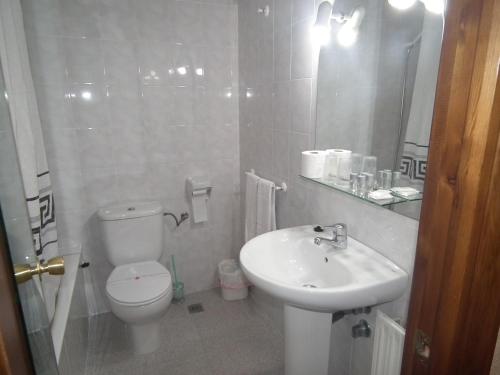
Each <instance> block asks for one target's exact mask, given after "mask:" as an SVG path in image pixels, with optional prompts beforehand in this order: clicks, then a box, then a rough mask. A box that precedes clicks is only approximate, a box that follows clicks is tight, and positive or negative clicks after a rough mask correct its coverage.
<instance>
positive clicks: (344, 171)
mask: <svg viewBox="0 0 500 375" xmlns="http://www.w3.org/2000/svg"><path fill="white" fill-rule="evenodd" d="M351 165H352V160H351V158H350V157H341V158H338V159H337V179H336V181H335V184H336V185H340V186H345V187H347V186H349V180H350V177H351Z"/></svg>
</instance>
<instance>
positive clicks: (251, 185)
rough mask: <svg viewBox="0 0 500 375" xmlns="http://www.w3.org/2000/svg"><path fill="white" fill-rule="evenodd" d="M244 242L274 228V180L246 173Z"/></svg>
mask: <svg viewBox="0 0 500 375" xmlns="http://www.w3.org/2000/svg"><path fill="white" fill-rule="evenodd" d="M246 179H247V181H246V196H245V242H247V241H249V240H251V239H252V238H254V237H256V236H258V235H259V234H262V233H266V232H269V231H272V230H275V229H276V209H275V192H276V186H275V184H274V182H271V181H268V180H265V179H263V178H260V177H258V176H257V175H255V174H254V173H249V172H247V173H246Z"/></svg>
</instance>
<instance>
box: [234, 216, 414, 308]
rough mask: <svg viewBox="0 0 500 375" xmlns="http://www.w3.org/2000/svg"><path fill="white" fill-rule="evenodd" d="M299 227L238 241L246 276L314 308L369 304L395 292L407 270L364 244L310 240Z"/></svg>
mask: <svg viewBox="0 0 500 375" xmlns="http://www.w3.org/2000/svg"><path fill="white" fill-rule="evenodd" d="M318 235H319V236H323V237H327V236H329V234H328V233H326V232H325V233H317V232H314V230H313V226H312V225H310V226H302V227H295V228H288V229H282V230H278V231H274V232H269V233H265V234H263V235H261V236H258V237H256V238H253V239H252V240H250V241H249V242H247V243H246V244H245V246H243V249H242V250H241V253H240V262H241V266H242V268H243V271H244V273H245V275H246V276H247V278H248V279H249V280H250V281H251V282H252V283H253V284H254V285H255V286H257V287H258V288H261V289H263V290H264V291H266V292H267V293H269V294H271V295H272V296H274V297H277V298H279V299H282V300H283V301H285V303H287V304H289V305H292V306H296V307H301V308H305V309H310V310H314V311H330V312H332V311H338V310H348V309H352V308H356V307H363V306H373V305H376V304H380V303H383V302H388V301H391V300H394V299H396V298H398V297H400V296H401V295H402V294H403V292H404V290H405V289H406V287H407V283H408V275H407V273H406V272H405V271H404V270H402V269H401V268H400V267H398V266H397V265H396V264H394V263H393V262H391V261H390V260H389V259H387V258H385V257H384V256H382V255H381V254H380V253H378V252H376V251H375V250H372V249H370V248H369V247H367V246H366V245H363V244H362V243H360V242H358V241H356V240H354V239H352V238H349V239H348V246H347V249H342V250H341V249H336V248H334V247H332V245H330V244H328V243H323V244H321V245H320V246H318V245H316V244H314V241H313V240H314V237H317V236H318Z"/></svg>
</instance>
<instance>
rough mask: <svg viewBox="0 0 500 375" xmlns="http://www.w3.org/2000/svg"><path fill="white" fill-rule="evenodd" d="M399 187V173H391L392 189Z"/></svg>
mask: <svg viewBox="0 0 500 375" xmlns="http://www.w3.org/2000/svg"><path fill="white" fill-rule="evenodd" d="M398 186H401V172H398V171H395V172H392V187H398Z"/></svg>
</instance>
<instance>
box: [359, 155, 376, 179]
mask: <svg viewBox="0 0 500 375" xmlns="http://www.w3.org/2000/svg"><path fill="white" fill-rule="evenodd" d="M361 172H363V173H371V174H372V175H373V176H375V173H376V172H377V157H376V156H364V157H363V164H362V168H361Z"/></svg>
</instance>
